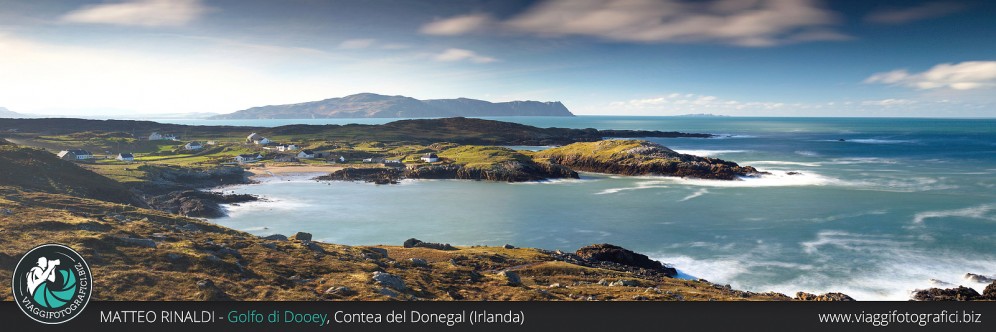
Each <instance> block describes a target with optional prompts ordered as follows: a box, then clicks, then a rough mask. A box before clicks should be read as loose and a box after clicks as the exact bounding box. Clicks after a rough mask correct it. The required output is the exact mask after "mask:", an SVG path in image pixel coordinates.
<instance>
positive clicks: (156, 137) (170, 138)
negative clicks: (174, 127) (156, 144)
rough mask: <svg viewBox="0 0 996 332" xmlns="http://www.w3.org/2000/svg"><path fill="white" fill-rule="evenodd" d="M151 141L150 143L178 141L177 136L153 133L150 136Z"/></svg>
mask: <svg viewBox="0 0 996 332" xmlns="http://www.w3.org/2000/svg"><path fill="white" fill-rule="evenodd" d="M149 140H150V141H175V140H176V136H173V135H172V134H166V135H161V134H159V133H152V134H151V135H149Z"/></svg>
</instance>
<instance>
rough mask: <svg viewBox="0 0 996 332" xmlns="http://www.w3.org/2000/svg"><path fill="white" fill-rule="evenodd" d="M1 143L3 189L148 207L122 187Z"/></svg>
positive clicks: (0, 180)
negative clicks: (17, 189)
mask: <svg viewBox="0 0 996 332" xmlns="http://www.w3.org/2000/svg"><path fill="white" fill-rule="evenodd" d="M4 143H6V141H3V140H0V186H11V187H16V188H20V189H21V190H27V191H40V192H46V193H57V194H66V195H71V196H76V197H83V198H92V199H97V200H103V201H109V202H116V203H123V204H131V205H135V206H145V203H144V202H143V201H142V200H141V199H139V198H138V197H136V196H135V194H133V193H132V192H131V191H130V190H128V188H126V187H125V186H124V185H122V184H121V183H119V182H117V181H114V180H112V179H110V178H107V177H105V176H103V175H100V174H97V173H94V172H91V171H89V170H86V169H83V168H81V167H79V166H78V165H76V163H73V162H71V161H65V160H62V159H59V158H58V157H56V156H55V155H53V154H52V153H50V152H46V151H44V150H39V149H32V148H22V147H18V146H16V145H13V144H4Z"/></svg>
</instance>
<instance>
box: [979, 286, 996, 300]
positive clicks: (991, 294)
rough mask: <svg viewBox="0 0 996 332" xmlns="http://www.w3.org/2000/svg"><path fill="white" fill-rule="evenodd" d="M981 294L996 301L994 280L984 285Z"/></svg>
mask: <svg viewBox="0 0 996 332" xmlns="http://www.w3.org/2000/svg"><path fill="white" fill-rule="evenodd" d="M982 296H985V297H986V299H989V300H993V301H996V281H993V283H991V284H989V286H986V289H985V290H983V291H982Z"/></svg>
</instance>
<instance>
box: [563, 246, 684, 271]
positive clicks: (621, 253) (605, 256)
mask: <svg viewBox="0 0 996 332" xmlns="http://www.w3.org/2000/svg"><path fill="white" fill-rule="evenodd" d="M577 255H578V256H579V257H581V258H583V259H588V260H594V261H605V262H613V263H618V264H622V265H627V266H634V267H639V268H644V269H648V270H655V271H661V272H663V273H664V274H666V275H668V276H672V277H673V276H675V275H677V274H678V271H677V270H675V269H674V268H673V267H670V266H666V265H664V264H661V262H658V261H655V260H652V259H650V257H647V255H644V254H639V253H635V252H633V251H632V250H628V249H625V248H623V247H620V246H616V245H611V244H607V243H603V244H593V245H590V246H587V247H582V248H581V249H578V251H577Z"/></svg>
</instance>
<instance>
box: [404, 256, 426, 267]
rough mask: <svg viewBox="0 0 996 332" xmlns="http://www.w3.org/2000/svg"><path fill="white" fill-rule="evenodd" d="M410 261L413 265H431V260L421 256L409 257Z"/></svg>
mask: <svg viewBox="0 0 996 332" xmlns="http://www.w3.org/2000/svg"><path fill="white" fill-rule="evenodd" d="M408 261H410V262H412V265H415V266H429V262H426V261H425V260H424V259H421V258H409V259H408Z"/></svg>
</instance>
